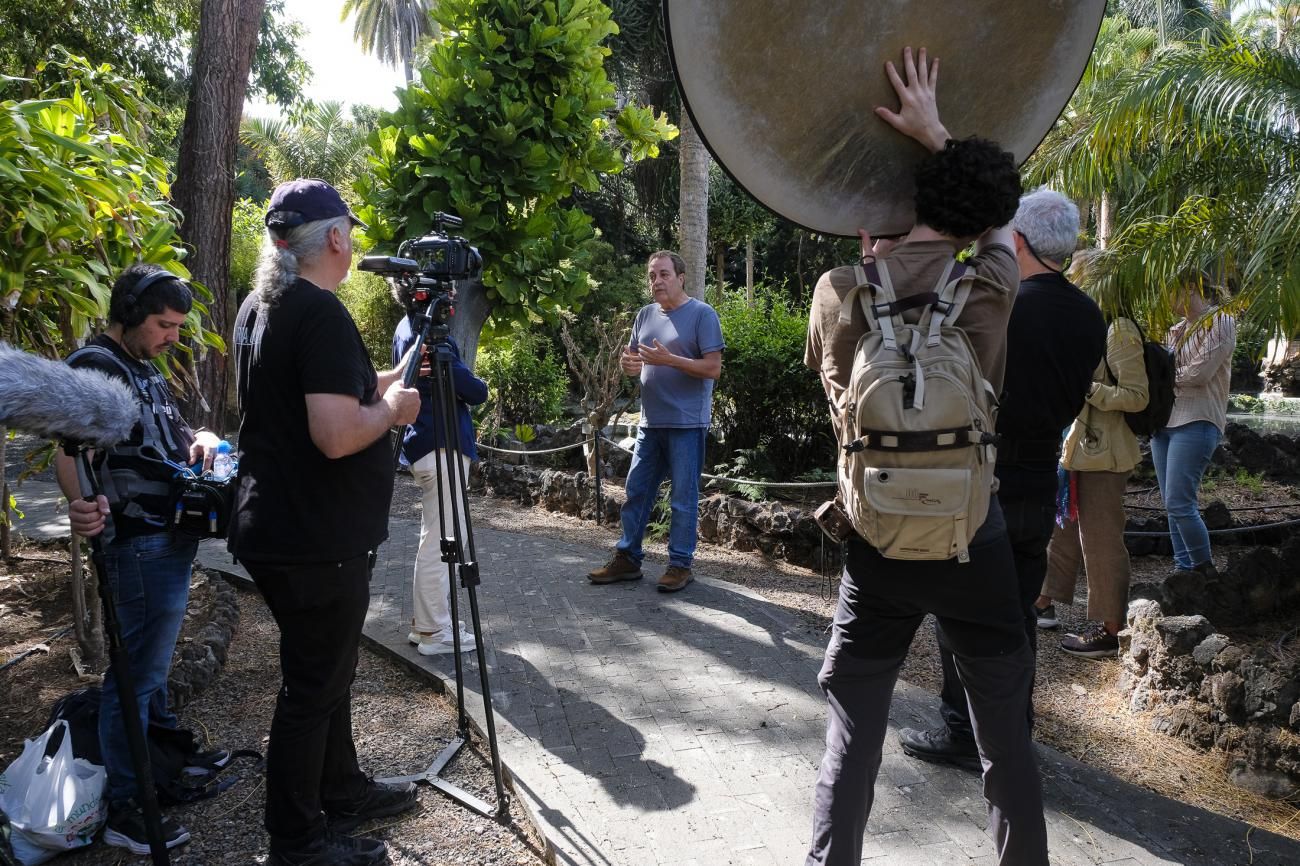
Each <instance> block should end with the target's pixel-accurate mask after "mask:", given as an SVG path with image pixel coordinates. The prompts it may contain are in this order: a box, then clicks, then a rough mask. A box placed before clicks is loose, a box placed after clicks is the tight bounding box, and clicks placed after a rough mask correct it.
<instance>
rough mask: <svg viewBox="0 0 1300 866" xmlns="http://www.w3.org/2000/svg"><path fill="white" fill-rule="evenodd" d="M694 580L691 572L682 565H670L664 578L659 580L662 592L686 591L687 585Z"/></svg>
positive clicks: (665, 571)
mask: <svg viewBox="0 0 1300 866" xmlns="http://www.w3.org/2000/svg"><path fill="white" fill-rule="evenodd" d="M692 580H694V578H693V577H691V570H690V569H689V568H683V567H682V566H680V565H670V566H668V568H667V569H665V570H664V573H663V577H661V578H659V591H660V592H677V591H678V590H679V589H685V588H686V584H688V583H690V582H691V581H692Z"/></svg>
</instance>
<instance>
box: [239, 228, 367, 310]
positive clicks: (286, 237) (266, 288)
mask: <svg viewBox="0 0 1300 866" xmlns="http://www.w3.org/2000/svg"><path fill="white" fill-rule="evenodd" d="M332 228H337V229H338V230H339V231H341V232H351V231H352V221H351V220H350V219H348V218H347V217H346V216H338V217H330V218H329V219H324V220H316V221H315V222H309V223H303V224H302V225H299V226H294V227H293V228H291V229H288V230H286V231H284V232H283V233H282V234H273V233H272V232H271V230H270V229H267V232H266V237H265V238H264V239H263V240H262V253H261V256H260V257H259V258H258V261H257V276H255V277H254V278H253V289H254V291H256V292H257V294H258V296H259V298H260V300H261V304H262V306H263V307H272V306H275V302H276V301H278V300H279V299H280V296H281V295H283V294H284V293H285V292H287V291H288V290H289V288H290V286H292V285H293V284H294V283H295V282H297V280H298V274H299V272H300V271H301V263H302V262H304V261H307V262H309V261H311V260H313V259H315V258H316V257H317V256H319V255H320V254H321V253H322V252H323V251H324V249H325V244H326V242H327V241H328V240H329V233H330V229H332ZM281 244H283V246H281Z"/></svg>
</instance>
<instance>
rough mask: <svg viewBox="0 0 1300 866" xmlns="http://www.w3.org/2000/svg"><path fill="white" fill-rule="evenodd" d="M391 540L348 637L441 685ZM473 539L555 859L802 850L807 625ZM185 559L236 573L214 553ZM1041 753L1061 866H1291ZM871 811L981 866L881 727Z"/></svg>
mask: <svg viewBox="0 0 1300 866" xmlns="http://www.w3.org/2000/svg"><path fill="white" fill-rule="evenodd" d="M20 498H21V500H22V505H23V508H24V509H25V511H26V512H27V519H26V521H24V523H23V525H22V526H21V529H22V531H25V532H29V533H31V534H44V533H55V534H58V533H60V532H63V533H66V529H65V528H62V527H66V523H62V522H61V521H60V520H59V519H58V518H56V517H53V516H52V509H53V507H54V504H55V501H56V498H57V497H56V496H55V494H54V492H53V490H52V485H43V486H42V485H39V484H33V483H29V484H27V485H24V487H23V488H22V489H21V491H20ZM61 523H62V526H61V525H60V524H61ZM391 532H392V538H391V539H390V541H389V542H388V543H387V544H386V545H384V547H383V548H382V550H381V551H380V562H379V565H378V567H377V569H376V573H375V578H374V582H373V585H372V597H371V610H370V615H369V617H368V621H367V625H366V635H367V636H368V637H369V638H370V639H371V640H372V642H373V643H374V644H375V645H377V646H379V647H381V648H384V649H386V650H387V651H388V652H390V653H392V654H394V655H395V656H397V657H399V658H401V659H403V660H405V661H406V662H407V663H408V664H410V665H412V666H415V667H418V668H420V669H422V670H425V671H427V672H429V673H430V674H431V675H433V676H437V677H441V678H442V679H443V680H444V682H446V681H447V680H449V678H450V677H451V676H452V675H453V667H452V664H451V660H450V658H449V657H447V656H441V657H434V658H425V657H421V656H419V655H418V654H417V653H416V652H415V651H414V648H413V647H411V646H410V645H409V644H407V643H406V633H407V631H408V630H409V621H410V614H411V606H410V599H409V569H410V563H411V561H412V558H413V555H414V551H415V544H416V534H417V532H418V524H416V523H415V522H414V521H411V520H406V519H394V520H393V521H392V525H391ZM475 539H476V542H477V549H478V557H479V561H480V563H481V567H482V577H483V583H482V586H481V587H480V589H479V599H480V604H481V608H482V612H483V628H484V633H485V636H486V643H485V647H486V649H487V659H488V666H489V672H490V676H491V684H492V689H493V697H494V701H493V705H494V707H495V709H496V718H497V726H498V731H499V735H500V741H501V750H502V757H503V761H504V763H505V764H506V766H507V768H508V770H509V773H510V775H511V777H512V779H513V786H514V790H515V792H516V795H517V796H519V797H520V798H521V799H522V800H523V801H524V803H525V805H526V806H527V807H528V809H529V810H530V812H531V814H532V815H533V816H534V819H535V820H536V821H537V823H538V825H539V827H540V828H541V829H542V830H543V833H544V835H545V836H546V838H547V840H548V844H549V846H550V847H551V848H552V849H553V851H554V856H555V858H556V860H557V862H561V863H574V864H596V866H615V864H618V866H645V864H681V866H685V864H708V866H722V864H732V863H734V864H797V863H801V862H802V858H803V854H804V851H805V846H806V844H807V841H808V835H809V830H810V826H811V807H810V793H811V787H812V781H813V777H814V773H815V769H816V765H817V761H818V760H819V758H820V755H821V741H822V734H823V720H824V703H823V700H822V698H821V695H820V693H819V692H818V690H817V687H816V672H817V669H818V667H819V664H820V661H821V652H822V648H823V643H822V641H821V639H820V638H819V636H817V635H811V634H809V633H808V632H807V631H806V630H805V629H802V628H801V627H799V626H798V625H797V624H796V622H795V621H794V620H793V618H791V617H788V616H787V615H786V614H785V613H784V611H783V610H782V609H780V608H779V607H777V606H776V605H773V604H771V603H769V602H766V601H765V600H763V599H762V598H760V597H757V596H755V595H753V594H751V593H749V592H747V591H746V590H744V589H743V588H741V587H737V586H735V585H732V584H728V583H725V582H722V581H714V580H710V579H708V576H707V572H705V573H704V574H703V575H702V579H700V580H698V581H697V582H696V583H695V584H693V585H692V586H690V587H688V588H687V589H686V590H685V591H683V592H680V593H677V594H674V595H661V594H659V593H657V592H656V591H655V589H654V585H653V581H652V580H651V579H649V578H647V579H646V580H643V581H640V582H636V583H625V584H616V585H613V586H606V587H594V586H591V585H589V584H588V582H587V581H586V579H585V577H584V576H583V575H584V574H585V573H586V571H587V570H588V569H589V568H591V567H592V566H594V565H597V564H599V563H600V562H601V561H602V560H603V558H604V557H605V555H606V551H600V550H595V549H592V548H589V547H585V546H583V545H579V544H570V543H566V542H563V541H557V540H554V539H549V538H542V537H537V536H528V535H522V534H516V533H509V532H500V531H492V530H478V531H476V533H475ZM200 559H201V560H202V561H203V562H204V563H205V564H207V565H210V566H212V567H216V568H221V569H225V570H233V571H235V572H238V571H239V569H238V568H237V567H233V568H232V566H231V565H230V563H229V558H228V557H227V556H225V554H224V551H223V550H222V549H221V546H220V545H216V544H211V543H209V544H206V545H205V546H204V549H203V551H202V552H201V554H200ZM462 597H463V596H462ZM461 616H462V618H463V619H466V620H467V619H468V618H469V615H468V605H467V604H463V607H462V612H461ZM477 682H478V675H477V666H476V664H475V663H474V662H473V661H472V658H471V663H470V664H469V665H468V669H467V676H466V688H467V690H469V691H471V692H472V694H469V695H467V704H468V706H469V709H470V711H471V714H472V715H473V716H474V718H475V719H476V720H478V722H479V724H480V725H481V723H482V715H483V714H482V704H481V699H480V698H479V696H478V694H477V691H476V690H475V687H476V685H477ZM936 703H937V701H936V699H935V697H934V696H933V695H930V694H928V693H924V692H921V691H920V690H918V689H915V688H913V687H911V686H908V685H906V684H904V683H900V684H899V687H898V689H897V691H896V693H895V696H894V703H893V709H892V713H891V720H892V722H893V723H894V724H895V725H897V726H903V725H909V724H916V723H918V722H919V723H928V722H929V720H931V719H934V718H936ZM1039 755H1040V760H1041V767H1042V772H1043V777H1044V778H1043V782H1044V793H1045V798H1046V803H1047V808H1048V813H1047V820H1048V830H1049V835H1050V842H1051V850H1052V862H1053V863H1054V864H1058V866H1076V864H1078V866H1083V864H1124V866H1130V864H1175V863H1178V864H1197V866H1199V864H1204V866H1233V864H1242V866H1245V864H1252V866H1256V864H1265V866H1283V864H1297V863H1300V843H1296V842H1293V841H1291V840H1288V839H1284V838H1281V837H1278V836H1274V835H1272V834H1268V833H1264V832H1261V831H1258V830H1255V831H1251V830H1250V828H1249V827H1248V826H1247V825H1245V824H1242V823H1240V822H1237V821H1232V820H1229V819H1226V818H1223V817H1220V816H1218V815H1215V814H1212V813H1210V812H1206V811H1203V810H1199V809H1195V808H1192V807H1189V806H1186V805H1184V804H1182V803H1178V802H1175V801H1172V800H1167V799H1165V798H1162V797H1159V796H1157V795H1154V794H1152V793H1150V792H1147V791H1144V790H1141V789H1138V788H1135V787H1133V786H1131V785H1127V784H1125V783H1123V782H1121V781H1119V780H1117V779H1115V778H1114V777H1111V776H1108V775H1106V774H1104V773H1100V772H1097V771H1095V770H1093V769H1091V768H1089V767H1086V766H1084V765H1082V764H1080V763H1078V762H1076V761H1074V760H1072V759H1070V758H1067V757H1065V756H1063V755H1061V754H1060V753H1058V752H1055V751H1054V750H1052V749H1048V748H1040V749H1039ZM433 757H434V756H433V755H432V754H431V755H430V759H432V758H433ZM412 769H415V768H412ZM876 804H877V805H876V809H875V812H874V813H873V814H872V816H871V822H870V825H869V828H868V836H867V839H866V845H865V848H864V853H863V862H866V863H879V864H890V866H906V864H940V866H949V864H980V866H984V864H992V863H994V858H993V847H992V844H991V842H990V841H989V839H988V838H987V837H986V836H985V835H984V832H983V825H984V801H983V799H982V797H981V795H980V781H979V778H978V776H976V775H974V774H972V773H967V772H965V771H962V770H958V769H951V768H943V767H936V766H932V765H929V764H925V763H922V762H918V761H914V760H911V759H909V758H907V757H905V756H904V755H902V754H901V752H899V751H898V749H897V746H896V744H895V742H894V739H893V736H892V733H891V736H890V737H889V738H888V740H887V742H886V755H885V759H884V764H883V767H882V770H881V776H880V782H879V784H878V786H877V800H876ZM1248 831H1249V832H1248Z"/></svg>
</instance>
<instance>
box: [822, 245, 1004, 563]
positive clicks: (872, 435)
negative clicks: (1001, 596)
mask: <svg viewBox="0 0 1300 866" xmlns="http://www.w3.org/2000/svg"><path fill="white" fill-rule="evenodd" d="M856 273H857V280H858V285H857V286H856V287H855V288H854V289H853V290H851V291H850V292H849V293H848V295H846V296H845V298H844V301H843V303H842V304H841V306H840V317H839V322H840V326H841V327H843V326H844V325H846V324H847V323H848V322H849V321H850V319H851V314H852V311H853V304H854V303H855V302H860V303H861V306H862V310H863V312H864V313H865V314H866V319H867V326H868V328H869V330H868V331H867V332H866V333H865V334H863V335H862V337H861V339H859V340H858V345H857V349H856V350H855V353H854V357H853V369H852V372H851V373H850V378H849V386H848V388H847V389H846V390H845V391H844V393H843V394H841V395H840V398H839V401H838V405H837V406H836V407H835V409H836V414H837V416H838V419H837V420H838V424H837V429H838V434H839V440H840V446H841V448H840V460H839V488H840V496H841V498H842V499H843V501H844V505H845V510H846V511H847V513H848V516H849V519H850V521H851V522H852V523H853V528H854V529H855V530H856V531H857V532H858V534H859V535H861V536H862V537H863V538H865V539H866V540H867V541H868V542H869V543H870V544H871V545H872V546H873V547H875V548H876V549H877V550H879V551H880V553H881V555H882V556H886V557H888V558H890V559H951V558H952V557H953V556H956V557H957V559H958V561H960V562H968V561H970V554H969V552H968V550H967V545H968V544H969V543H970V540H971V538H972V536H974V534H975V531H976V530H977V529H979V527H980V525H981V524H983V523H984V519H985V517H986V516H987V515H988V508H989V497H990V496H991V495H992V493H993V489H994V485H995V483H996V482H995V480H994V477H993V469H994V465H995V463H996V459H995V456H996V455H995V451H994V445H995V443H996V442H997V435H996V434H995V432H994V428H995V417H996V413H997V399H996V397H995V395H994V393H993V387H992V386H991V385H990V384H989V383H988V381H987V380H986V379H985V378H984V375H983V373H982V372H981V370H980V364H979V358H978V357H976V355H975V350H974V349H973V348H972V347H971V343H970V339H969V338H968V337H967V336H966V333H965V331H963V330H962V329H961V328H959V327H956V326H955V325H954V324H953V323H954V322H955V321H956V319H957V317H958V316H960V315H961V311H962V309H963V307H964V306H965V304H966V299H967V298H968V297H969V295H970V290H971V282H972V281H973V280H975V279H977V277H976V275H975V273H974V271H973V270H972V269H970V268H968V267H967V266H966V265H963V264H961V263H959V262H957V261H956V260H955V259H954V260H953V261H951V262H949V263H948V266H947V267H946V268H944V271H943V274H942V276H940V278H939V282H938V283H937V284H936V285H935V288H934V290H933V291H930V292H926V293H924V294H921V295H916V296H914V297H910V298H907V299H906V300H904V301H902V302H901V303H900V302H899V301H898V299H897V297H896V296H895V294H894V287H893V284H892V283H891V282H890V278H889V268H888V267H887V266H886V265H885V262H884V261H876V262H874V263H868V264H865V265H859V266H857V268H856ZM917 307H924V310H923V312H922V313H921V317H920V320H919V321H918V322H917V323H916V324H914V325H911V324H907V323H906V322H904V321H903V317H902V313H903V312H904V311H905V310H909V309H915V308H917Z"/></svg>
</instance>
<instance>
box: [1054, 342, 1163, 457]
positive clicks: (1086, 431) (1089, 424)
mask: <svg viewBox="0 0 1300 866" xmlns="http://www.w3.org/2000/svg"><path fill="white" fill-rule="evenodd" d="M1148 393H1149V392H1148V390H1147V370H1146V364H1145V363H1144V362H1143V359H1142V335H1141V332H1140V331H1138V329H1137V325H1135V324H1133V322H1132V321H1130V320H1129V319H1116V320H1115V321H1114V322H1112V323H1111V326H1110V329H1109V330H1108V331H1107V332H1106V354H1105V356H1104V357H1103V358H1102V360H1101V363H1099V364H1098V365H1097V370H1096V372H1094V373H1093V374H1092V387H1091V388H1090V389H1089V391H1088V400H1087V402H1086V403H1085V404H1084V406H1083V411H1082V412H1080V413H1079V417H1078V418H1076V419H1075V420H1074V424H1072V425H1071V426H1070V432H1069V433H1068V434H1066V437H1065V448H1064V450H1063V452H1062V455H1061V465H1062V466H1064V467H1065V468H1066V469H1070V470H1074V471H1079V472H1130V471H1132V469H1133V467H1135V466H1137V465H1138V463H1139V462H1140V461H1141V459H1142V452H1141V451H1140V450H1139V449H1138V441H1137V436H1135V435H1134V434H1133V431H1132V430H1130V429H1129V426H1128V422H1127V421H1126V420H1125V419H1124V413H1125V412H1137V411H1138V410H1140V409H1144V408H1146V405H1147V398H1148Z"/></svg>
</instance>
